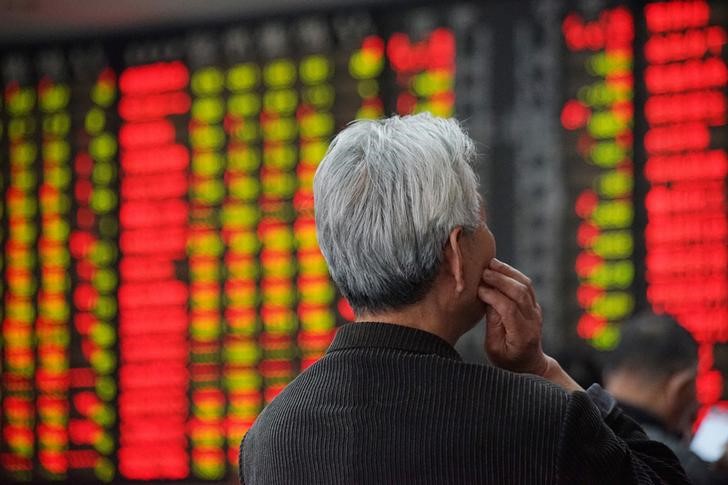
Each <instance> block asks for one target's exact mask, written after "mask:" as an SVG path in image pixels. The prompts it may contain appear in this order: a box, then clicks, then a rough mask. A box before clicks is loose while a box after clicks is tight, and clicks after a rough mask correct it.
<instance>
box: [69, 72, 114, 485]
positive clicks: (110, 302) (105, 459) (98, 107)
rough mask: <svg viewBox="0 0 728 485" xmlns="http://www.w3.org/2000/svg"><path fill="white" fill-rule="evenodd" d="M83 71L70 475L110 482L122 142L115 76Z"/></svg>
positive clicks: (73, 241)
mask: <svg viewBox="0 0 728 485" xmlns="http://www.w3.org/2000/svg"><path fill="white" fill-rule="evenodd" d="M79 69H80V68H79ZM84 71H85V69H84ZM77 74H78V76H79V82H77V83H76V88H77V94H76V96H75V98H74V108H76V109H78V112H77V113H76V118H75V119H76V126H74V128H75V133H74V135H75V136H74V138H75V140H76V142H77V145H76V154H75V156H74V161H73V169H74V185H73V199H74V202H75V213H74V215H73V229H72V232H71V236H70V240H69V242H70V254H71V260H72V263H73V275H74V277H75V288H74V291H73V310H74V314H73V319H72V323H73V332H72V335H71V345H72V353H71V362H70V364H71V368H70V372H69V373H70V383H69V384H70V420H69V423H68V429H69V449H68V452H67V459H68V467H69V475H70V477H79V478H81V479H89V478H90V477H94V478H96V479H100V480H104V481H110V480H111V479H112V478H113V477H114V475H115V466H114V464H113V459H112V456H113V454H114V452H115V451H116V443H115V439H114V436H113V434H114V428H115V425H116V422H117V413H116V409H115V406H114V401H115V399H116V396H117V384H116V377H115V373H116V370H117V364H118V359H117V354H116V351H115V346H116V343H117V332H116V321H117V315H118V305H117V301H116V289H117V285H118V270H117V259H118V247H117V242H116V241H117V236H118V222H117V213H116V211H117V208H118V203H119V200H118V191H117V189H116V187H117V177H118V157H117V155H118V143H117V139H116V135H115V133H114V131H115V129H116V126H115V123H113V121H112V120H113V118H112V116H111V115H112V112H111V110H112V107H113V103H114V101H115V100H116V94H117V91H116V76H115V75H114V72H113V71H112V70H110V69H108V68H106V69H104V68H103V67H102V66H94V67H93V68H92V69H89V70H88V72H79V73H77ZM81 80H82V81H81ZM74 472H75V473H74ZM89 472H91V473H89Z"/></svg>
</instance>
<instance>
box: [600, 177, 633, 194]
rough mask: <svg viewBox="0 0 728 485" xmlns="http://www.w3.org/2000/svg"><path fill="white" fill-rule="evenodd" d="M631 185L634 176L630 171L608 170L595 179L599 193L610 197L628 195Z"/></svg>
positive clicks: (630, 191)
mask: <svg viewBox="0 0 728 485" xmlns="http://www.w3.org/2000/svg"><path fill="white" fill-rule="evenodd" d="M633 187H634V177H633V176H632V174H631V173H627V172H623V171H609V172H606V173H604V174H602V175H600V176H599V177H598V178H597V180H596V189H597V192H598V193H599V195H601V196H603V197H607V198H611V199H613V198H617V197H625V196H627V195H630V194H631V193H632V188H633Z"/></svg>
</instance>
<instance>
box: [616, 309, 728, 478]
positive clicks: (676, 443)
mask: <svg viewBox="0 0 728 485" xmlns="http://www.w3.org/2000/svg"><path fill="white" fill-rule="evenodd" d="M697 368H698V345H697V343H696V342H695V340H694V339H693V337H692V335H690V333H689V332H688V331H687V330H685V329H684V328H683V327H681V326H680V325H679V324H678V323H677V322H676V321H675V320H674V319H673V318H672V317H670V316H667V315H654V314H651V313H643V314H640V315H638V316H636V317H634V318H632V319H631V320H630V321H628V322H627V323H625V324H624V326H623V327H622V333H621V337H620V342H619V344H618V345H617V347H616V348H615V349H614V350H613V351H612V352H611V353H610V355H609V357H608V359H607V362H606V365H605V369H604V384H605V387H606V389H607V391H608V392H609V393H611V394H612V395H613V396H614V397H615V398H616V399H617V401H618V402H619V406H620V407H621V408H622V409H623V410H624V412H625V413H626V414H627V415H629V416H630V417H632V418H633V419H635V420H636V421H637V422H638V423H639V424H640V425H641V426H642V428H643V429H644V430H645V432H646V433H647V435H648V436H649V437H650V438H652V439H653V440H656V441H659V442H661V443H664V444H666V445H667V446H669V447H670V449H671V450H672V451H673V452H674V453H675V454H676V455H677V457H678V458H679V459H680V462H681V463H682V465H683V467H684V468H685V471H686V472H687V475H688V477H689V478H690V480H691V481H692V482H693V483H694V484H696V485H703V484H719V483H720V484H727V483H728V472H727V471H726V470H722V469H721V468H722V467H721V464H723V463H725V462H726V461H727V460H726V457H725V456H724V458H723V459H722V460H721V461H720V462H719V463H718V464H716V465H711V464H709V463H706V462H704V461H702V460H701V459H700V458H699V457H698V456H697V455H696V454H695V453H693V452H692V451H690V442H689V440H690V430H691V427H692V423H693V421H694V420H695V414H696V411H697V407H698V403H697V400H696V394H695V378H696V374H697ZM723 466H724V465H723Z"/></svg>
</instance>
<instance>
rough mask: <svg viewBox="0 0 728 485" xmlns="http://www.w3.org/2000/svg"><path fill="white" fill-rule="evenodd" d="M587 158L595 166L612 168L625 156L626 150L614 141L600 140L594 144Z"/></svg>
mask: <svg viewBox="0 0 728 485" xmlns="http://www.w3.org/2000/svg"><path fill="white" fill-rule="evenodd" d="M589 158H590V160H591V161H592V162H593V163H594V165H596V166H597V167H602V168H613V167H615V166H616V165H618V164H619V163H620V162H622V161H623V160H625V159H626V158H627V151H626V150H625V149H624V148H621V147H620V146H619V145H618V144H617V143H616V142H614V141H601V142H598V143H596V144H594V146H593V147H592V149H591V152H590V153H589Z"/></svg>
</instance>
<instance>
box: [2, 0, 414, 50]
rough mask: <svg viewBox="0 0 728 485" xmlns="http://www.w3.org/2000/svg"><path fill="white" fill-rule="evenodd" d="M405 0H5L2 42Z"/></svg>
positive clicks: (3, 0) (55, 39)
mask: <svg viewBox="0 0 728 485" xmlns="http://www.w3.org/2000/svg"><path fill="white" fill-rule="evenodd" d="M385 3H386V4H387V5H391V4H393V3H396V4H405V3H409V2H407V1H405V0H396V1H393V0H388V1H386V0H0V44H5V45H9V44H23V43H29V42H43V41H48V40H54V41H58V40H63V39H69V38H79V37H90V36H94V35H101V34H111V33H117V32H130V31H139V30H144V29H160V28H172V27H175V26H178V25H192V24H198V23H205V22H223V21H231V20H236V19H240V20H244V19H249V18H255V17H259V16H269V15H286V14H291V13H305V12H306V11H309V10H311V11H313V10H320V9H326V8H341V9H351V8H356V7H359V6H371V5H376V4H385Z"/></svg>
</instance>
